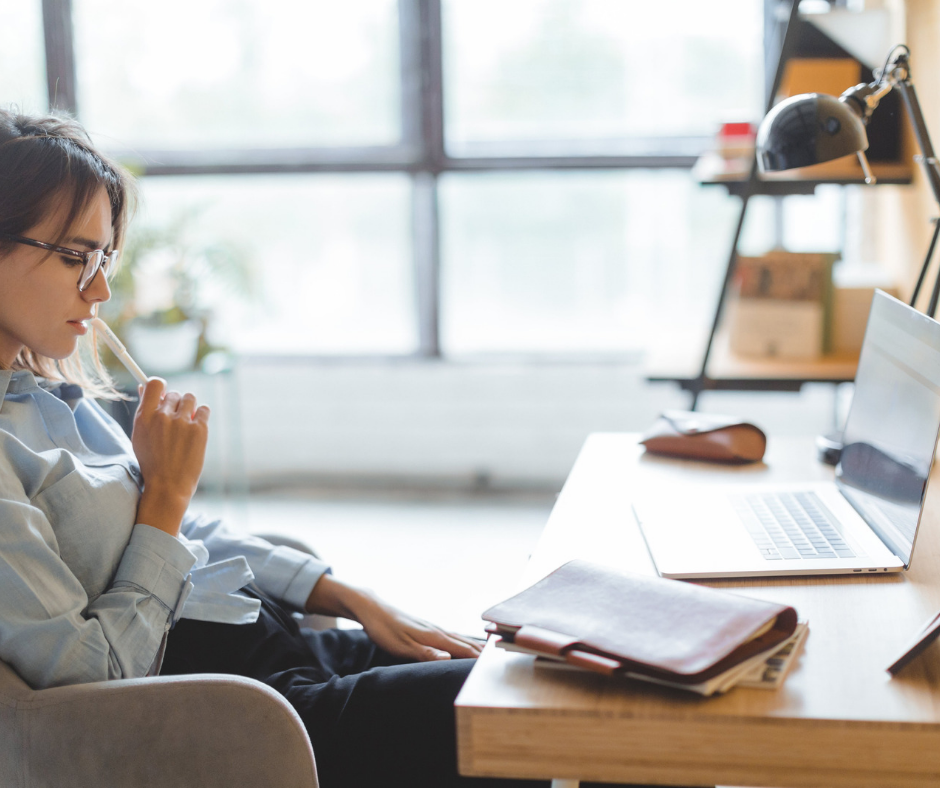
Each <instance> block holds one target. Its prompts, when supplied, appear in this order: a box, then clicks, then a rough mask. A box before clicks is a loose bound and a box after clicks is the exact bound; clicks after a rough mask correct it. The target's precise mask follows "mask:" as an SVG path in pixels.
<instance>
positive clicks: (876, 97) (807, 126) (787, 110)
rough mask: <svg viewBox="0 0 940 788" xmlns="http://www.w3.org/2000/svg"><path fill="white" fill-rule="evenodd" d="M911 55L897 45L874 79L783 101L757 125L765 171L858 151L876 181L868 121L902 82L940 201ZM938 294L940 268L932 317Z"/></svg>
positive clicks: (938, 224) (938, 172)
mask: <svg viewBox="0 0 940 788" xmlns="http://www.w3.org/2000/svg"><path fill="white" fill-rule="evenodd" d="M910 55H911V51H910V49H908V48H907V46H906V45H904V44H899V45H898V46H896V47H894V49H892V50H891V51H890V52H889V53H888V57H887V58H885V63H884V66H883V67H882V69H881V71H880V72H875V76H876V79H875V81H874V82H871V83H864V82H863V83H861V84H860V85H856V86H855V87H853V88H849V89H848V90H846V91H845V93H843V94H842V95H841V96H839V98H835V97H833V96H827V95H826V94H824V93H803V94H801V95H799V96H793V97H792V98H788V99H786V100H784V101H781V102H780V103H779V104H777V105H776V106H775V107H774V108H773V109H771V110H770V112H768V113H767V115H766V116H765V117H764V119H763V120H762V121H761V124H760V128H759V129H758V131H757V163H758V165H759V166H760V169H761V171H762V172H778V171H780V170H790V169H793V168H795V167H809V166H811V165H813V164H820V163H821V162H824V161H830V160H832V159H838V158H840V157H841V156H849V155H851V154H853V153H854V154H856V155H857V156H858V160H859V162H860V163H861V165H862V172H863V173H864V174H865V183H868V184H873V183H875V182H876V179H875V176H874V175H873V174H872V171H871V167H869V165H868V159H867V157H866V156H865V151H866V150H867V149H868V134H867V133H866V131H865V126H866V125H867V123H868V119H869V118H870V117H871V116H872V113H874V111H875V110H876V109H877V108H878V103H879V102H880V101H881V99H882V98H884V97H885V96H886V95H887V94H888V93H890V92H891V91H892V90H894V89H895V88H896V89H897V90H898V91H899V92H900V93H901V98H902V99H903V100H904V106H905V108H906V109H907V114H908V116H909V117H910V120H911V124H912V126H913V127H914V136H915V137H916V138H917V144H918V146H919V147H920V150H921V155H920V156H915V157H914V159H915V161H920V162H921V163H922V164H923V165H924V170H925V172H926V173H927V180H928V181H929V182H930V188H931V189H932V190H933V195H934V199H935V200H936V201H937V202H938V203H940V166H938V162H937V159H936V157H935V156H934V151H933V146H932V145H931V143H930V135H929V134H928V133H927V126H926V124H925V123H924V116H923V113H922V112H921V109H920V102H919V101H918V100H917V93H916V92H915V90H914V84H913V82H912V81H911V69H910V63H909V58H910ZM938 234H940V221H935V222H934V232H933V237H932V238H931V241H930V246H929V248H928V250H927V256H926V258H925V259H924V264H923V266H922V267H921V270H920V276H919V277H918V278H917V284H916V285H915V287H914V294H913V295H912V296H911V306H914V303H915V302H916V301H917V296H918V295H919V294H920V288H921V286H922V285H923V282H924V277H925V276H926V275H927V268H928V267H929V265H930V260H931V258H932V257H933V253H934V249H935V247H936V245H937V236H938ZM938 299H940V272H938V274H937V279H936V281H935V282H934V287H933V293H932V295H931V297H930V304H929V305H928V307H927V314H928V315H930V316H931V317H935V316H936V312H937V301H938Z"/></svg>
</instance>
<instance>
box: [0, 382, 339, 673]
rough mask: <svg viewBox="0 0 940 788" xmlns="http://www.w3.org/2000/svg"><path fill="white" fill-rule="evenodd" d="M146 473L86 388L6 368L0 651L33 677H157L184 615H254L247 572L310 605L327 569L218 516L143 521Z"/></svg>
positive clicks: (296, 604)
mask: <svg viewBox="0 0 940 788" xmlns="http://www.w3.org/2000/svg"><path fill="white" fill-rule="evenodd" d="M142 485H143V479H142V477H141V473H140V468H139V466H138V465H137V460H136V459H135V457H134V451H133V448H132V446H131V443H130V440H128V438H127V436H126V435H125V434H124V432H123V431H122V430H121V429H120V427H119V426H118V425H117V424H116V423H115V422H114V421H113V420H112V419H111V418H110V417H109V416H108V415H107V414H105V412H104V411H103V410H102V409H101V408H100V406H99V405H98V404H97V403H96V402H94V401H93V400H91V399H86V398H84V397H82V392H81V389H80V388H78V387H77V386H72V385H68V384H58V383H48V382H46V381H43V380H42V379H39V380H37V379H36V378H35V377H34V376H33V375H32V374H31V373H30V372H27V371H24V370H19V371H16V372H11V371H9V370H6V371H4V370H0V659H2V660H3V661H5V662H7V663H8V664H9V665H11V666H12V667H13V668H15V669H16V671H17V672H18V673H19V674H20V675H21V676H22V677H23V678H24V679H25V680H26V681H27V682H28V683H29V684H30V685H31V686H32V687H33V688H35V689H39V688H44V687H54V686H61V685H66V684H78V683H83V682H89V681H102V680H105V679H113V678H135V677H139V676H146V675H152V674H154V673H156V672H157V671H158V670H159V663H160V660H161V658H162V646H163V643H164V642H165V634H166V632H168V631H169V629H170V628H171V627H172V626H173V624H174V623H175V622H176V620H177V619H179V618H193V619H199V620H203V621H218V622H223V623H230V624H244V623H249V622H252V621H255V620H257V617H258V609H259V606H260V603H259V602H258V601H257V600H256V599H252V598H250V597H247V596H244V595H242V594H238V593H235V592H237V591H238V589H241V588H244V587H245V586H246V585H247V584H249V583H254V585H255V586H257V588H258V589H260V590H261V591H262V592H264V593H265V594H267V595H269V596H272V597H274V598H276V599H279V600H281V601H282V602H284V603H285V604H286V605H287V606H288V607H290V608H293V609H295V610H303V607H304V604H305V603H306V601H307V597H308V596H309V595H310V592H311V591H312V590H313V587H314V585H315V584H316V582H317V580H319V579H320V577H321V576H322V575H323V574H324V573H325V572H328V571H329V568H328V567H327V566H326V564H324V563H322V562H321V561H318V560H316V559H314V558H312V557H311V556H309V555H307V554H306V553H302V552H299V551H297V550H293V549H291V548H288V547H274V546H272V545H271V544H269V543H268V542H266V541H264V540H263V539H258V538H255V537H251V536H243V535H239V534H234V533H231V532H229V531H227V530H226V529H225V527H224V526H223V524H222V523H221V522H220V521H218V520H211V519H209V518H206V517H198V516H195V515H192V514H187V515H186V517H185V518H184V520H183V524H182V528H181V530H180V536H179V538H175V537H173V536H170V535H169V534H167V533H166V532H164V531H161V530H158V529H157V528H153V527H151V526H149V525H147V524H145V523H138V522H136V517H137V504H138V501H139V499H140V491H141V488H142Z"/></svg>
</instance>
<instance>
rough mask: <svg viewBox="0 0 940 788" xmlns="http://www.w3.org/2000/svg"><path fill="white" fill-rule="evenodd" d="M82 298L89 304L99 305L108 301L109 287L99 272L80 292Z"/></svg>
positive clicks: (106, 278) (102, 274)
mask: <svg viewBox="0 0 940 788" xmlns="http://www.w3.org/2000/svg"><path fill="white" fill-rule="evenodd" d="M82 298H84V299H85V300H86V301H87V302H88V303H90V304H99V303H104V302H105V301H108V300H109V299H110V298H111V287H110V286H109V285H108V277H106V276H105V275H104V273H103V272H101V271H99V272H98V273H97V275H96V276H95V278H94V279H92V280H91V284H90V285H89V286H88V288H87V289H86V290H84V291H83V292H82Z"/></svg>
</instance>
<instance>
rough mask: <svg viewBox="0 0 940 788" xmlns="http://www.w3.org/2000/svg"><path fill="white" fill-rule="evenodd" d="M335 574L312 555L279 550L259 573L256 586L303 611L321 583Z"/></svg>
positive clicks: (292, 549) (274, 551)
mask: <svg viewBox="0 0 940 788" xmlns="http://www.w3.org/2000/svg"><path fill="white" fill-rule="evenodd" d="M332 571H333V570H332V569H330V566H329V564H326V563H324V562H323V561H320V560H319V559H317V558H314V557H313V556H312V555H310V554H309V553H304V552H301V551H300V550H295V549H294V548H292V547H284V546H279V547H276V548H274V550H272V551H271V553H270V554H269V555H268V558H267V560H266V561H265V562H264V567H263V568H262V569H261V570H260V571H259V572H256V573H255V583H257V584H258V587H259V588H260V589H261V590H262V591H264V592H265V593H267V594H271V596H273V597H275V598H277V599H280V600H281V601H282V602H284V603H286V604H287V605H290V606H291V607H293V608H294V609H295V610H298V611H303V610H304V609H305V607H306V605H307V599H308V598H309V596H310V592H311V591H313V587H314V586H315V585H316V584H317V581H318V580H319V579H320V578H321V577H323V575H325V574H332Z"/></svg>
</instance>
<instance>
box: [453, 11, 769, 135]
mask: <svg viewBox="0 0 940 788" xmlns="http://www.w3.org/2000/svg"><path fill="white" fill-rule="evenodd" d="M496 20H498V23H497V21H496ZM762 24H763V16H762V13H761V5H760V3H756V2H754V0H723V1H722V2H718V3H715V2H709V3H702V2H700V0H671V2H666V3H650V2H639V1H638V0H632V1H630V2H624V0H514V2H512V3H505V2H502V1H501V0H475V1H474V2H469V3H468V2H465V1H464V0H446V2H445V4H444V64H445V72H444V73H445V83H444V85H445V100H446V103H445V106H446V109H447V113H446V120H447V124H446V130H447V142H448V145H449V147H450V149H452V150H454V151H455V152H459V151H463V150H467V151H472V150H474V143H491V144H492V143H506V142H516V143H518V142H526V143H528V144H530V145H531V144H532V143H533V142H538V141H543V142H544V141H552V140H554V141H565V142H566V143H568V145H569V147H571V148H577V147H579V143H580V146H584V144H585V143H589V142H590V141H596V142H595V145H597V143H599V142H601V141H603V142H604V143H605V144H606V146H608V147H610V148H612V149H619V148H624V147H627V148H629V143H630V140H631V139H634V140H635V139H636V138H647V139H649V138H663V137H683V136H685V137H688V136H699V137H710V136H711V135H712V134H713V133H714V131H715V129H716V128H717V126H718V124H720V123H721V122H722V121H723V120H725V119H726V118H727V117H729V116H734V115H737V116H740V117H745V118H749V117H754V116H755V115H757V114H759V113H760V112H761V108H762V105H763V103H764V98H763V86H762V80H763V73H762V69H761V67H760V63H761V58H762V52H763V47H762V42H761V35H762V34H761V30H762ZM668 148H669V143H668V142H667V143H666V145H665V146H664V147H663V150H664V151H666V150H668Z"/></svg>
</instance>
